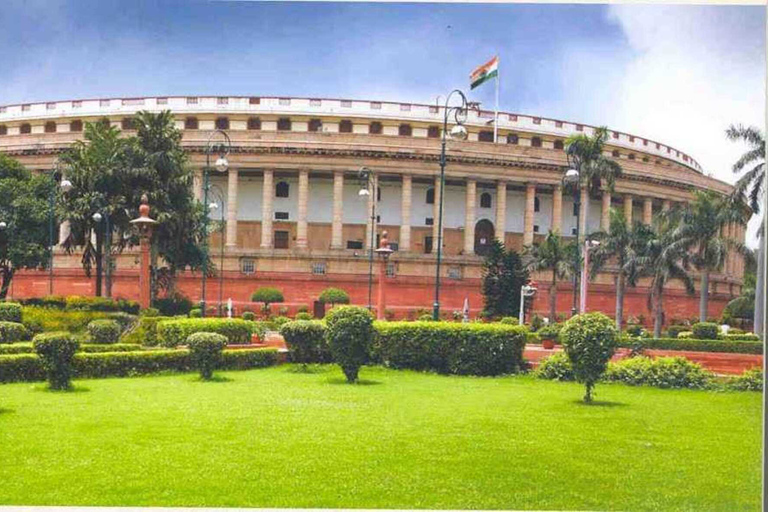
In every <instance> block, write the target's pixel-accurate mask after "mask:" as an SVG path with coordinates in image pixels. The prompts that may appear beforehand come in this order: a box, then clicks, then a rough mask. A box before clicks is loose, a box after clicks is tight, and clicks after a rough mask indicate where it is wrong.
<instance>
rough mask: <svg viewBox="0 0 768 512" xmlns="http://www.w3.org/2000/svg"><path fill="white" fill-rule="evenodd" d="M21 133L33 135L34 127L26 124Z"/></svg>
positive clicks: (20, 130) (21, 127)
mask: <svg viewBox="0 0 768 512" xmlns="http://www.w3.org/2000/svg"><path fill="white" fill-rule="evenodd" d="M19 133H32V125H30V124H29V123H24V124H23V125H21V126H20V127H19Z"/></svg>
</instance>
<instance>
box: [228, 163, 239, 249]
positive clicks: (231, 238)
mask: <svg viewBox="0 0 768 512" xmlns="http://www.w3.org/2000/svg"><path fill="white" fill-rule="evenodd" d="M238 177H239V174H238V171H237V169H232V168H231V167H230V168H229V174H228V176H227V178H228V179H227V247H234V246H236V245H237V185H238Z"/></svg>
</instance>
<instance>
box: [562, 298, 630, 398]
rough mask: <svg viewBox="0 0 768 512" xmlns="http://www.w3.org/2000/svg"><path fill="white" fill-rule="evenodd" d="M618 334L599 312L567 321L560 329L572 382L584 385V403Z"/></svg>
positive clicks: (614, 345)
mask: <svg viewBox="0 0 768 512" xmlns="http://www.w3.org/2000/svg"><path fill="white" fill-rule="evenodd" d="M617 338H618V332H617V331H616V328H615V327H614V326H613V322H612V321H611V319H610V318H608V317H607V316H605V315H604V314H603V313H586V314H583V315H576V316H574V317H573V318H570V319H569V320H568V321H567V322H565V325H564V326H563V328H562V329H561V330H560V339H561V340H562V342H563V348H564V349H565V353H566V354H567V355H568V359H569V360H570V362H571V366H572V367H573V374H574V376H575V377H576V380H577V381H579V382H582V383H584V385H585V387H586V393H585V394H584V401H585V402H586V403H591V402H592V391H593V389H594V387H595V383H596V382H597V381H598V380H599V379H600V376H601V375H602V374H603V372H605V369H606V367H607V366H608V361H610V360H611V357H613V353H614V352H615V350H616V347H617V345H618V343H617Z"/></svg>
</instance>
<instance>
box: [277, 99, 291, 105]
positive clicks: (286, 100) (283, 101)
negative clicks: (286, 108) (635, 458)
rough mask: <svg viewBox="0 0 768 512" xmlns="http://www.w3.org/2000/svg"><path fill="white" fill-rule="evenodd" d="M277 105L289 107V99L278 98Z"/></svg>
mask: <svg viewBox="0 0 768 512" xmlns="http://www.w3.org/2000/svg"><path fill="white" fill-rule="evenodd" d="M278 103H280V105H290V104H291V98H280V100H279V101H278Z"/></svg>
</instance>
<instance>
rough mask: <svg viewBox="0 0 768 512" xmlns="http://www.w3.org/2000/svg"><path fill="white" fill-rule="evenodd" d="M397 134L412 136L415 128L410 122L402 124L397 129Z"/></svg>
mask: <svg viewBox="0 0 768 512" xmlns="http://www.w3.org/2000/svg"><path fill="white" fill-rule="evenodd" d="M397 134H398V135H400V136H401V137H410V136H411V135H412V134H413V129H412V128H411V125H409V124H401V125H400V127H399V128H398V129H397Z"/></svg>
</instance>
